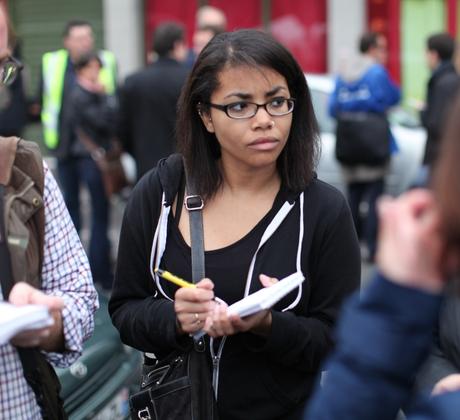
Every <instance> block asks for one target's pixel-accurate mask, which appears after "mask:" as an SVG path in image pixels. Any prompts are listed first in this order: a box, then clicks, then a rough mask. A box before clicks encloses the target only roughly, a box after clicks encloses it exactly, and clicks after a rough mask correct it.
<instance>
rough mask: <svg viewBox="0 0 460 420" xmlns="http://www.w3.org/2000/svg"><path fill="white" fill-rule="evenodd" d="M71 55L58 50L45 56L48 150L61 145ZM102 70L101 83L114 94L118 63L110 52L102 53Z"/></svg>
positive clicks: (44, 122) (44, 112)
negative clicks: (65, 83) (60, 123)
mask: <svg viewBox="0 0 460 420" xmlns="http://www.w3.org/2000/svg"><path fill="white" fill-rule="evenodd" d="M68 57H69V53H68V52H67V50H64V49H62V50H58V51H53V52H49V53H46V54H44V55H43V60H42V75H43V76H42V77H43V99H42V113H41V119H42V125H43V136H44V140H45V145H46V147H47V148H48V149H56V148H57V147H58V145H59V132H58V126H59V113H60V111H61V102H62V93H63V89H64V76H65V71H66V67H67V60H68ZM99 57H100V59H101V60H102V69H101V72H100V74H99V79H100V82H101V83H102V84H103V85H104V86H105V89H106V92H107V93H108V94H113V93H114V92H115V87H116V61H115V56H114V55H113V54H112V53H111V52H110V51H104V50H102V51H100V52H99Z"/></svg>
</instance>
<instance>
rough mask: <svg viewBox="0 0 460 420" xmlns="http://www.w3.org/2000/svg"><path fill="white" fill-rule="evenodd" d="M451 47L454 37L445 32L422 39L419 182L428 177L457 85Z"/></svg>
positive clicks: (453, 49) (458, 83)
mask: <svg viewBox="0 0 460 420" xmlns="http://www.w3.org/2000/svg"><path fill="white" fill-rule="evenodd" d="M455 50H456V43H455V40H454V38H452V36H450V35H449V34H448V33H438V34H433V35H431V36H430V37H428V39H427V41H426V61H427V64H428V68H429V69H430V71H431V76H430V79H429V80H428V84H427V95H426V105H425V108H424V109H423V110H422V111H421V113H420V116H421V120H422V124H423V126H424V127H425V128H426V131H427V140H426V146H425V154H424V157H423V166H422V168H421V172H420V174H419V180H418V184H420V185H423V184H426V183H427V182H428V180H429V176H430V175H429V174H430V171H431V168H432V166H433V163H434V162H435V160H436V157H437V154H438V149H439V143H440V139H441V136H442V132H443V128H444V125H445V122H446V121H445V116H446V113H447V111H448V108H449V105H450V104H451V102H452V100H453V98H454V97H455V94H456V92H457V90H458V88H459V86H460V78H459V76H458V74H457V71H456V69H455V67H454V63H453V56H454V53H455Z"/></svg>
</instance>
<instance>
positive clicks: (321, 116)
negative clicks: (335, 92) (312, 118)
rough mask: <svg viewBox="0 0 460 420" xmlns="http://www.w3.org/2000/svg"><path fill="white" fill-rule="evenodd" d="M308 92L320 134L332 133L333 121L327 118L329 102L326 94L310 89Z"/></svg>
mask: <svg viewBox="0 0 460 420" xmlns="http://www.w3.org/2000/svg"><path fill="white" fill-rule="evenodd" d="M310 92H311V99H312V102H313V108H314V110H315V114H316V119H317V120H318V124H319V129H320V131H321V132H322V133H334V132H335V120H334V119H333V118H331V117H330V116H329V113H328V111H327V108H328V106H327V105H328V101H329V96H328V94H327V93H325V92H321V91H319V90H317V89H310Z"/></svg>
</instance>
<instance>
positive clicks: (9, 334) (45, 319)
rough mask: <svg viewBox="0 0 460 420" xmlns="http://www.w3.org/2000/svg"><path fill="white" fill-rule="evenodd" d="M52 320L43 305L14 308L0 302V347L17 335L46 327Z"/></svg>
mask: <svg viewBox="0 0 460 420" xmlns="http://www.w3.org/2000/svg"><path fill="white" fill-rule="evenodd" d="M52 324H53V318H52V316H51V315H50V314H49V312H48V308H47V307H46V306H43V305H23V306H16V305H12V304H10V303H6V302H0V345H3V344H6V343H8V342H9V341H10V340H11V338H13V337H14V336H15V335H16V334H17V333H19V332H21V331H25V330H34V329H39V328H44V327H48V326H50V325H52Z"/></svg>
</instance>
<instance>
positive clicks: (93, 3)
mask: <svg viewBox="0 0 460 420" xmlns="http://www.w3.org/2000/svg"><path fill="white" fill-rule="evenodd" d="M8 7H9V10H10V13H11V17H12V22H13V25H14V29H15V31H16V32H17V35H18V38H19V39H20V40H21V46H22V57H23V61H24V63H25V64H26V65H27V68H28V69H29V72H30V79H31V89H32V91H31V93H32V92H33V93H35V92H36V90H37V86H38V78H39V74H40V63H41V57H42V55H43V53H45V52H47V51H51V50H56V49H58V48H62V31H63V29H64V26H65V24H66V22H67V21H69V20H71V19H84V20H87V21H89V22H90V23H91V24H92V25H93V27H94V32H95V35H96V44H97V47H98V48H101V46H102V45H103V41H104V40H103V27H102V25H103V16H102V0H77V1H75V0H14V1H9V2H8Z"/></svg>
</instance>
